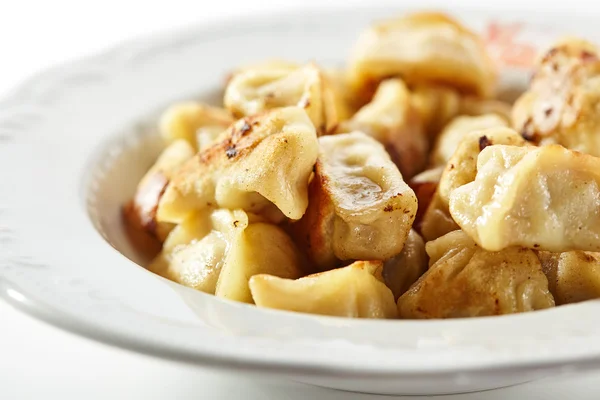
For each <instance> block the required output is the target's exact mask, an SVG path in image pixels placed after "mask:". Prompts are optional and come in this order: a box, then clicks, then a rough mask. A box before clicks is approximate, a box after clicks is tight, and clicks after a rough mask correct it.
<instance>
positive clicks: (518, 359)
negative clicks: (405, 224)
mask: <svg viewBox="0 0 600 400" xmlns="http://www.w3.org/2000/svg"><path fill="white" fill-rule="evenodd" d="M399 12H401V9H396V10H391V9H389V8H363V9H348V10H341V9H336V10H331V11H328V12H325V11H321V12H319V13H308V12H307V13H294V15H277V16H269V17H261V18H254V19H247V20H236V21H228V22H226V23H221V24H219V25H215V26H205V27H200V28H193V29H188V30H185V31H181V32H176V33H172V34H166V35H161V36H157V37H152V38H147V39H143V40H140V41H137V42H134V43H129V44H127V45H124V46H122V47H120V48H117V49H114V50H113V51H110V52H107V53H104V54H101V55H98V56H96V57H93V58H89V59H86V60H82V61H80V62H76V63H73V64H69V65H66V66H63V67H60V68H56V69H53V70H51V71H48V72H45V73H43V74H40V75H39V76H37V77H36V78H34V79H32V80H30V81H29V82H27V83H26V84H24V85H22V86H21V87H20V88H19V89H17V90H16V91H15V92H14V93H12V94H11V95H10V96H9V97H8V98H6V99H5V100H4V101H2V102H0V174H1V178H2V180H1V182H2V189H1V192H0V246H1V251H0V293H1V295H2V296H3V297H4V298H5V299H6V300H8V301H9V302H11V303H12V304H14V305H15V306H17V307H19V308H20V309H22V310H24V311H26V312H28V313H31V314H33V315H36V316H37V317H39V318H42V319H44V320H46V321H49V322H51V323H53V324H55V325H58V326H60V327H63V328H65V329H68V330H71V331H74V332H77V333H79V334H82V335H85V336H88V337H91V338H94V339H96V340H99V341H102V342H105V343H110V344H113V345H116V346H120V347H123V348H127V349H131V350H135V351H139V352H143V353H147V354H152V355H156V356H159V357H164V358H169V359H173V360H178V361H183V362H188V363H192V364H195V365H203V366H209V367H222V368H231V369H240V370H246V371H249V372H253V373H260V374H262V373H268V374H279V375H282V376H286V377H289V378H291V379H294V380H298V381H303V382H309V383H313V384H316V385H322V386H328V387H333V388H340V389H347V390H354V391H364V392H373V393H395V394H398V393H403V394H435V393H450V392H465V391H473V390H482V389H489V388H494V387H500V386H506V385H511V384H515V383H520V382H524V381H529V380H532V379H536V378H538V377H540V376H546V375H549V374H553V373H558V372H561V371H566V370H573V369H587V368H592V367H594V368H595V367H598V366H600V340H598V337H599V336H598V335H599V334H600V318H598V315H600V303H598V302H587V303H583V304H578V305H572V306H563V307H559V308H556V309H553V310H548V311H539V312H535V313H529V314H521V315H514V316H506V317H495V318H476V319H465V320H445V321H366V320H351V319H341V318H329V317H317V316H310V315H299V314H294V313H287V312H281V311H269V310H260V309H256V308H254V307H252V306H249V305H244V304H238V303H233V302H229V301H225V300H221V299H217V298H215V297H213V296H209V295H205V294H203V293H200V292H196V291H193V290H191V289H187V288H184V287H182V286H179V285H176V284H174V283H172V282H169V281H166V280H164V279H162V278H160V277H157V276H155V275H153V274H151V273H149V272H148V271H146V270H145V269H143V268H142V267H140V266H138V265H137V264H136V263H135V262H134V261H130V260H137V261H140V260H141V256H140V255H139V254H137V253H136V252H135V251H134V249H133V248H132V247H131V246H130V245H129V243H128V242H127V240H126V238H125V235H124V233H123V227H122V223H121V219H120V207H121V205H122V204H123V203H124V202H125V201H126V200H127V199H128V198H130V196H131V195H132V193H133V189H134V186H135V183H136V182H137V180H138V179H139V178H140V176H141V175H142V174H143V172H144V171H145V169H146V168H147V167H148V166H149V165H150V164H151V162H152V160H153V158H154V157H155V156H156V155H157V154H158V152H159V150H160V141H159V140H158V139H157V136H156V132H155V130H154V126H155V123H154V118H155V117H156V115H157V113H158V112H159V111H160V110H162V109H163V108H164V107H165V106H166V105H168V104H169V103H171V102H173V101H176V100H182V99H188V98H204V99H210V98H212V99H214V98H217V97H216V95H218V92H219V89H220V88H221V86H222V82H223V77H224V74H225V73H226V72H227V71H229V70H230V69H231V68H233V67H235V66H237V65H239V64H242V63H244V62H249V61H254V60H260V59H263V58H272V57H281V58H289V59H292V60H298V61H302V60H309V59H316V60H318V61H319V62H320V63H321V64H324V65H337V64H340V63H341V62H343V60H344V58H345V56H346V54H347V52H348V50H349V49H350V47H351V45H352V43H353V41H354V40H355V38H356V36H357V35H358V33H359V32H360V30H361V29H362V28H363V27H364V26H366V25H367V24H368V23H369V22H371V21H373V20H374V19H379V18H382V17H385V16H389V15H390V14H394V13H399ZM452 13H453V14H454V15H456V16H458V17H460V18H461V19H462V20H463V21H465V22H466V23H468V24H469V25H471V26H472V27H474V28H475V29H477V30H482V29H483V28H484V27H485V26H486V25H487V24H488V23H489V22H490V21H491V19H490V15H489V14H488V13H486V12H474V11H471V12H465V11H461V12H458V11H453V12H452ZM492 17H493V19H494V20H496V21H500V22H503V23H508V22H514V21H523V22H524V21H527V25H526V26H524V27H523V31H522V32H521V34H520V35H521V36H520V37H519V38H517V39H516V40H524V41H528V42H531V43H535V45H536V46H539V45H542V44H543V43H547V42H548V41H550V40H552V39H554V38H555V37H556V36H557V35H560V34H563V33H578V34H581V35H583V36H585V37H587V38H590V39H592V40H594V39H596V40H597V39H600V38H599V34H598V33H596V32H595V31H596V25H595V22H594V21H587V20H581V19H577V20H571V21H569V20H568V19H565V18H558V17H556V18H554V19H550V20H548V21H545V20H543V19H542V18H540V17H539V16H536V15H515V14H514V13H506V12H502V13H500V12H494V15H493V16H492ZM598 41H600V40H598ZM505 78H507V79H509V80H510V79H512V78H514V79H517V80H518V79H522V76H520V77H519V73H518V72H517V73H516V74H515V75H512V78H511V75H506V76H505ZM111 245H112V247H111ZM121 253H123V254H124V255H125V256H126V257H128V258H129V259H127V258H126V257H124V256H123V254H121Z"/></svg>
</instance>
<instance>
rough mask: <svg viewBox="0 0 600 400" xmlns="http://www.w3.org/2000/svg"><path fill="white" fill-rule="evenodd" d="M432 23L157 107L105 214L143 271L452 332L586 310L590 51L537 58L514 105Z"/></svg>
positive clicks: (596, 121)
mask: <svg viewBox="0 0 600 400" xmlns="http://www.w3.org/2000/svg"><path fill="white" fill-rule="evenodd" d="M498 74H499V71H498V69H497V67H496V65H495V62H494V61H493V60H492V58H491V57H490V56H489V55H488V53H487V50H486V47H485V45H484V43H483V41H482V39H481V38H480V37H479V36H477V35H476V34H475V33H473V32H471V31H470V30H469V29H467V28H466V27H465V26H463V25H461V24H460V23H459V22H457V21H456V20H454V19H452V18H450V17H448V16H446V15H444V14H440V13H415V14H410V15H406V16H401V17H399V18H395V19H391V20H388V21H382V22H378V23H375V24H374V25H372V26H370V27H369V28H368V29H367V30H366V31H364V32H363V33H362V34H361V35H360V37H359V39H358V41H357V43H356V45H355V47H354V49H353V52H352V55H351V57H350V59H349V62H348V64H347V68H346V69H343V70H342V69H327V68H323V67H322V66H319V65H318V64H316V63H314V62H310V63H307V64H299V63H295V62H288V61H283V60H269V61H266V62H263V63H258V64H252V65H244V66H242V67H240V68H238V69H236V70H235V71H233V72H232V73H231V74H230V75H229V76H228V78H227V81H226V87H225V91H224V99H223V106H222V107H216V106H211V105H207V104H202V103H199V102H194V101H190V102H184V103H180V104H175V105H173V106H172V107H170V108H169V109H168V110H166V111H165V113H164V114H163V116H162V118H161V121H160V127H159V128H160V132H161V134H162V135H163V137H164V139H165V142H166V143H167V147H166V149H165V150H164V151H163V153H162V154H161V155H160V156H159V158H158V159H157V161H156V163H155V164H154V165H153V166H152V167H151V168H150V170H149V171H148V173H147V174H146V175H145V176H144V177H143V179H142V180H141V182H140V183H139V185H138V187H137V191H136V194H135V197H134V198H133V199H132V200H131V202H130V203H129V204H128V205H126V207H125V217H126V221H127V223H129V224H132V225H133V226H135V227H137V228H138V229H139V230H140V231H144V232H146V233H148V234H150V235H152V236H153V237H155V238H156V239H157V240H158V241H160V242H161V243H162V250H161V251H160V253H159V254H158V255H157V256H156V258H155V259H154V261H153V262H152V263H151V264H150V265H148V266H147V267H148V269H149V270H150V271H152V272H154V273H156V274H159V275H161V276H163V277H165V278H168V279H170V280H173V281H175V282H178V283H180V284H182V285H185V286H188V287H191V288H194V289H197V290H199V291H202V292H206V293H210V294H213V295H215V296H218V297H222V298H227V299H230V300H235V301H239V302H245V303H250V304H255V305H256V306H257V307H266V308H272V309H280V310H288V311H296V312H303V313H313V314H321V315H331V316H341V317H356V318H403V319H429V318H462V317H478V316H491V315H503V314H512V313H519V312H525V311H532V310H541V309H546V308H550V307H554V306H555V305H562V304H568V303H573V302H580V301H585V300H589V299H594V298H598V297H600V158H598V157H600V55H599V51H598V49H597V48H596V47H595V46H594V45H593V44H591V43H588V42H586V41H584V40H581V39H577V38H567V39H564V40H561V41H559V42H557V43H556V44H555V45H553V46H552V47H551V48H550V49H549V50H548V51H545V52H543V54H541V55H540V57H539V60H538V61H537V63H536V64H535V66H534V70H533V77H532V80H531V82H530V85H529V87H528V88H527V90H526V91H525V93H523V94H522V95H521V97H520V98H519V99H518V100H517V101H516V102H515V104H512V105H511V104H508V103H505V102H503V101H500V100H498V99H497V98H495V97H494V96H495V93H496V92H497V88H496V86H497V80H498Z"/></svg>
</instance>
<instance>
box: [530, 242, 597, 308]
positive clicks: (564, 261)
mask: <svg viewBox="0 0 600 400" xmlns="http://www.w3.org/2000/svg"><path fill="white" fill-rule="evenodd" d="M538 255H539V258H540V261H541V262H542V268H543V270H544V273H545V274H546V277H547V278H548V287H549V288H550V292H551V293H552V294H553V296H554V300H555V301H556V305H557V306H559V305H562V304H568V303H577V302H580V301H586V300H592V299H598V298H600V253H593V252H589V251H567V252H564V253H551V252H548V251H540V252H539V254H538Z"/></svg>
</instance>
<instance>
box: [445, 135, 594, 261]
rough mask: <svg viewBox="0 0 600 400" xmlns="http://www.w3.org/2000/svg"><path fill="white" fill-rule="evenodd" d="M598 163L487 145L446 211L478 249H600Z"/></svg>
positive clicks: (556, 152)
mask: <svg viewBox="0 0 600 400" xmlns="http://www.w3.org/2000/svg"><path fill="white" fill-rule="evenodd" d="M599 184H600V159H599V158H596V157H593V156H590V155H587V154H583V153H578V152H574V151H571V150H568V149H565V148H564V147H562V146H559V145H548V146H543V147H533V146H528V147H516V146H502V145H500V146H490V147H487V148H485V149H484V150H483V151H482V152H481V153H480V154H479V158H478V159H477V176H476V178H475V180H474V181H473V182H471V183H468V184H466V185H464V186H462V187H460V188H457V189H455V190H454V191H453V192H452V193H451V194H450V213H451V215H452V217H453V218H454V220H455V221H456V222H457V223H458V225H460V227H461V228H462V229H463V230H464V231H465V232H466V233H467V234H468V235H469V236H471V237H472V238H473V239H474V240H475V241H476V242H477V243H478V244H479V245H480V246H481V247H483V248H485V249H487V250H491V251H497V250H501V249H503V248H506V247H508V246H514V245H518V246H523V247H528V248H532V249H538V250H548V251H553V252H563V251H570V250H586V251H598V250H600V208H599V207H598V203H599V199H600V187H599Z"/></svg>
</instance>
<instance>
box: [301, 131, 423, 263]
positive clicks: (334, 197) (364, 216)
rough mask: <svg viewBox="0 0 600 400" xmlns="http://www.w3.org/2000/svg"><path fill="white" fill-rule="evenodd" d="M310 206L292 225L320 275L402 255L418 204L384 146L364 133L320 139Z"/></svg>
mask: <svg viewBox="0 0 600 400" xmlns="http://www.w3.org/2000/svg"><path fill="white" fill-rule="evenodd" d="M319 142H320V153H319V160H318V161H317V164H316V167H315V173H314V177H313V180H312V181H311V183H310V185H309V198H310V202H309V206H308V208H307V210H306V213H305V214H304V216H303V217H302V219H301V220H300V221H299V222H298V223H295V224H293V225H292V227H291V230H292V231H293V232H294V237H295V238H296V240H297V241H298V242H299V243H300V246H301V247H302V248H304V250H305V251H306V253H307V254H308V257H309V259H310V261H311V262H312V263H313V264H314V265H315V267H316V268H317V269H318V270H327V269H331V268H335V267H338V266H340V265H342V264H344V261H348V260H361V259H362V260H364V259H371V260H384V259H387V258H390V257H392V256H394V255H396V254H398V253H399V252H400V251H401V250H402V246H403V244H404V241H405V240H406V237H407V236H408V232H409V230H410V227H411V225H412V222H413V220H414V218H415V214H416V209H417V199H416V197H415V195H414V193H413V192H412V190H411V189H410V187H409V186H408V185H406V183H405V182H404V181H403V180H402V176H401V174H400V172H399V171H398V169H397V167H396V166H395V165H394V164H393V163H392V162H391V160H390V158H389V156H388V155H387V153H386V152H385V150H384V148H383V146H382V145H381V144H380V143H378V142H377V141H375V140H374V139H372V138H370V137H369V136H367V135H365V134H363V133H361V132H353V133H347V134H339V135H333V136H324V137H321V138H319Z"/></svg>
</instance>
